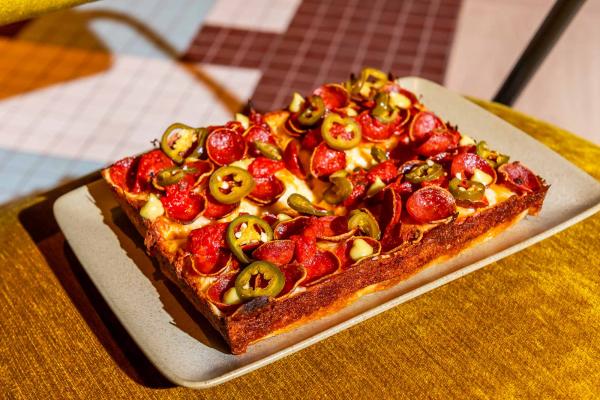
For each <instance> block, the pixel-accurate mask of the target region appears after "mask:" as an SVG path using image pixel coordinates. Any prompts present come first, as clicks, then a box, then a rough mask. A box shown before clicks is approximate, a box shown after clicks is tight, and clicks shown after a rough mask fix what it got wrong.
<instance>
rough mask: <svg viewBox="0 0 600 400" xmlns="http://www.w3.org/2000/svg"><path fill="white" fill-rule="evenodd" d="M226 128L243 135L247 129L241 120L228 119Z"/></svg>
mask: <svg viewBox="0 0 600 400" xmlns="http://www.w3.org/2000/svg"><path fill="white" fill-rule="evenodd" d="M225 128H226V129H231V130H232V131H235V133H237V134H238V135H243V134H244V131H245V129H244V125H242V123H241V122H240V121H228V122H227V123H226V124H225Z"/></svg>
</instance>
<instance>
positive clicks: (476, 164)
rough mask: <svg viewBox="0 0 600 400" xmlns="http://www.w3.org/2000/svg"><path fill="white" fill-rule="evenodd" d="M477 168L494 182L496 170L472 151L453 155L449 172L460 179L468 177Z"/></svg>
mask: <svg viewBox="0 0 600 400" xmlns="http://www.w3.org/2000/svg"><path fill="white" fill-rule="evenodd" d="M476 169H478V170H480V171H482V172H484V173H486V174H487V175H489V176H491V177H492V183H494V182H496V170H495V169H494V168H493V167H492V166H491V165H490V164H489V163H488V162H487V161H485V160H484V159H483V158H481V157H479V156H478V155H477V154H473V153H461V154H459V155H457V156H456V157H454V160H452V165H451V166H450V174H451V175H452V176H457V174H460V176H461V177H462V179H470V178H471V177H472V176H473V174H474V173H475V170H476Z"/></svg>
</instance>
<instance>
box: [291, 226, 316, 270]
mask: <svg viewBox="0 0 600 400" xmlns="http://www.w3.org/2000/svg"><path fill="white" fill-rule="evenodd" d="M305 233H306V232H302V233H301V234H299V235H292V236H290V240H292V241H293V242H294V246H295V248H294V258H295V259H296V261H298V262H299V263H300V264H302V265H304V263H305V262H308V261H310V260H312V258H313V257H314V256H315V254H317V251H318V248H317V238H316V237H315V236H309V235H307V234H305Z"/></svg>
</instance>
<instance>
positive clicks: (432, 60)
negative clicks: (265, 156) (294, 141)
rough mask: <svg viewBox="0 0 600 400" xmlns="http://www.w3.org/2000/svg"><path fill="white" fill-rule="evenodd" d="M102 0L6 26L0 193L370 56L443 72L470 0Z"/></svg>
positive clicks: (345, 70) (404, 69) (22, 190)
mask: <svg viewBox="0 0 600 400" xmlns="http://www.w3.org/2000/svg"><path fill="white" fill-rule="evenodd" d="M140 4H141V3H140V2H123V1H118V0H105V1H102V2H98V3H92V4H88V5H85V6H81V7H78V8H76V9H73V10H67V11H63V12H59V13H54V14H51V15H47V16H44V17H40V18H38V19H35V20H31V21H26V22H23V23H18V24H14V25H11V26H5V27H0V54H1V57H0V203H1V202H6V201H9V200H10V199H13V198H15V197H19V196H23V195H26V194H30V193H32V192H36V191H43V190H45V189H48V188H50V187H52V186H54V185H56V184H57V183H59V182H62V181H65V180H69V179H72V178H75V177H77V176H80V175H82V174H85V173H87V172H90V171H93V170H95V169H97V168H100V167H102V166H104V165H106V164H107V163H109V162H111V161H113V160H115V159H117V158H119V157H121V156H124V155H127V154H130V153H137V152H141V151H143V150H145V149H147V148H148V147H149V146H150V141H151V140H152V139H154V138H156V137H158V136H160V134H161V133H162V131H163V130H164V128H165V127H166V126H168V125H169V124H170V123H171V122H174V121H181V122H184V123H188V124H190V125H207V124H214V123H222V122H225V121H226V120H227V119H228V118H230V116H231V115H232V114H233V112H235V111H236V110H237V109H238V108H239V107H240V105H241V104H243V103H245V102H246V100H247V99H252V101H253V103H254V105H255V106H256V107H257V108H258V109H263V110H267V109H271V108H274V107H281V106H283V105H285V103H286V102H287V101H288V100H289V97H290V95H291V93H292V91H300V92H308V91H310V90H312V89H313V88H315V87H316V86H318V85H319V83H322V82H325V81H341V80H343V79H346V78H347V77H348V75H349V73H350V72H353V71H359V70H360V69H361V68H362V67H363V66H373V67H377V68H380V69H383V70H385V71H391V72H393V73H394V74H395V75H396V76H403V75H419V76H423V77H425V78H428V79H432V80H435V81H440V82H441V81H442V80H443V78H444V73H445V69H446V63H447V59H448V55H449V54H448V53H449V51H450V47H451V44H452V39H453V34H454V29H455V25H456V19H457V16H458V11H459V8H460V0H372V1H370V2H368V3H366V2H364V1H359V0H321V1H319V0H213V1H207V0H205V1H197V0H169V7H164V2H163V1H161V0H145V1H144V2H143V7H140Z"/></svg>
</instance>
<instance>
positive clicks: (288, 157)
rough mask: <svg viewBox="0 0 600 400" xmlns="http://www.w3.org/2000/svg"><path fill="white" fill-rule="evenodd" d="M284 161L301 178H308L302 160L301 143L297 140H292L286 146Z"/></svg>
mask: <svg viewBox="0 0 600 400" xmlns="http://www.w3.org/2000/svg"><path fill="white" fill-rule="evenodd" d="M283 162H284V164H285V167H286V168H287V169H288V170H289V171H290V172H291V173H292V174H294V175H296V176H297V177H298V178H300V179H306V171H304V167H303V166H302V162H301V161H300V145H299V144H298V142H297V141H295V140H292V141H290V142H289V143H288V145H287V146H286V147H285V151H284V152H283Z"/></svg>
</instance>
